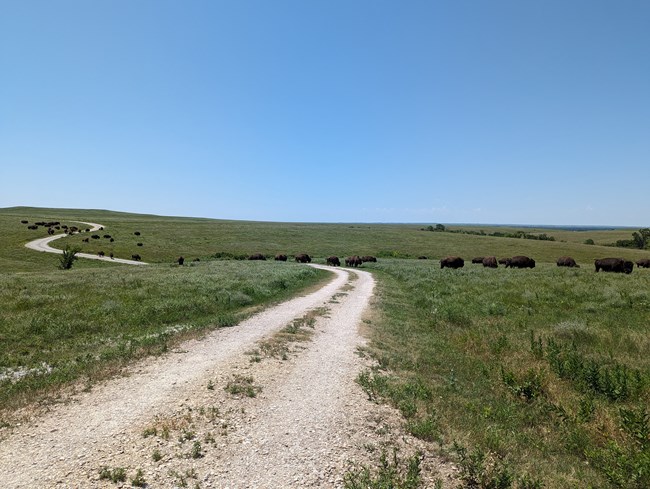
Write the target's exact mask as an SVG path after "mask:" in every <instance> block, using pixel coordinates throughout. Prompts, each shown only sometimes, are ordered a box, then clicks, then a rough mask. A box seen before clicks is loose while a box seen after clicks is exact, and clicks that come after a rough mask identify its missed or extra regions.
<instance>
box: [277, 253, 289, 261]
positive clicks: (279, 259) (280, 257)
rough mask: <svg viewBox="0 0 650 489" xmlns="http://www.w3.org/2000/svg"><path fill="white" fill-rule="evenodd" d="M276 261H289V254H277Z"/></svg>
mask: <svg viewBox="0 0 650 489" xmlns="http://www.w3.org/2000/svg"><path fill="white" fill-rule="evenodd" d="M275 261H287V255H282V254H277V255H275Z"/></svg>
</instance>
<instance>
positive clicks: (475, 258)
mask: <svg viewBox="0 0 650 489" xmlns="http://www.w3.org/2000/svg"><path fill="white" fill-rule="evenodd" d="M483 258H485V257H484V256H477V257H474V258H472V263H483Z"/></svg>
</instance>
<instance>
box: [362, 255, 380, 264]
mask: <svg viewBox="0 0 650 489" xmlns="http://www.w3.org/2000/svg"><path fill="white" fill-rule="evenodd" d="M361 261H362V262H363V263H366V262H372V263H377V258H375V257H374V256H369V255H366V256H362V257H361Z"/></svg>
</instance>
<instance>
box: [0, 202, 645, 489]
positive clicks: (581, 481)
mask: <svg viewBox="0 0 650 489" xmlns="http://www.w3.org/2000/svg"><path fill="white" fill-rule="evenodd" d="M21 220H28V221H30V223H31V222H34V221H40V220H46V221H48V220H58V221H61V222H62V223H66V224H68V225H77V224H75V223H78V222H79V221H86V222H96V223H101V224H103V225H104V226H105V229H104V230H103V231H101V232H99V233H97V234H99V235H100V237H99V238H98V239H90V240H89V242H88V243H85V242H83V241H82V239H84V238H87V237H88V234H87V233H81V234H79V235H74V236H69V237H66V238H63V239H61V240H58V241H55V242H54V243H53V246H55V247H59V248H64V247H65V246H66V245H70V246H73V247H77V248H79V249H81V250H82V251H84V252H90V253H96V252H99V251H104V252H105V253H106V254H109V253H114V255H115V256H116V257H120V258H130V256H131V255H132V254H134V253H138V254H140V255H141V256H142V259H143V260H144V261H146V262H148V263H150V264H151V265H150V266H147V267H138V268H135V267H128V266H123V265H117V264H110V263H103V262H95V261H91V260H77V261H76V262H75V265H74V267H73V268H72V270H66V271H64V270H59V269H58V268H57V264H58V257H57V256H55V255H51V254H46V253H37V252H34V251H31V250H28V249H26V248H24V244H25V243H26V242H28V241H30V240H32V239H36V238H39V237H44V236H46V235H47V234H46V230H45V229H43V228H39V229H37V230H28V229H27V228H26V226H25V225H23V224H21V223H20V221H21ZM433 224H435V223H433ZM428 225H429V224H421V225H420V224H310V223H268V222H237V221H222V220H213V219H198V218H180V217H178V218H175V217H160V216H147V215H137V214H125V213H117V212H109V211H93V210H83V211H82V210H65V209H37V208H10V209H1V210H0V311H2V312H0V340H1V341H0V374H2V373H3V372H4V377H3V378H2V380H0V407H1V408H2V409H4V410H5V412H7V411H8V410H11V409H13V408H15V407H16V406H19V405H24V404H25V403H29V402H35V400H37V399H40V398H42V397H44V396H46V395H48V393H51V391H52V390H53V389H56V388H58V387H60V386H64V385H67V384H69V383H71V382H79V381H87V382H89V383H92V382H93V381H94V380H95V379H99V378H103V377H105V376H109V375H111V374H112V373H114V372H115V371H116V370H118V369H119V368H120V367H121V366H123V365H125V364H126V363H128V362H129V361H131V360H133V359H134V358H139V357H141V356H143V355H149V354H157V353H160V352H162V351H165V350H166V349H167V348H169V347H170V346H173V345H174V344H175V342H178V340H179V339H182V338H185V337H188V335H189V336H191V335H192V334H194V335H197V334H198V335H200V334H201V333H202V332H203V331H207V330H209V329H211V328H217V327H224V326H232V325H234V324H236V323H237V322H238V320H239V319H240V318H242V317H243V316H244V315H246V314H249V313H251V312H252V311H254V310H257V308H259V307H263V306H264V305H267V304H270V303H272V302H276V301H279V300H282V299H284V298H288V297H291V296H292V295H295V294H297V293H300V291H304V290H305V289H308V288H309V287H313V286H315V285H317V284H318V283H320V282H322V281H324V280H326V279H327V278H328V276H329V274H328V273H327V272H323V271H319V270H315V269H312V268H310V267H305V266H304V265H299V264H296V263H280V262H274V261H273V260H272V259H271V260H270V261H267V262H250V261H247V260H244V261H242V260H243V259H245V258H246V257H247V256H248V255H250V254H252V253H263V254H265V255H267V256H268V257H272V256H273V255H275V254H276V253H285V254H287V255H289V256H290V261H291V256H292V255H293V254H297V253H309V254H310V255H312V257H314V261H315V262H317V263H324V261H325V257H327V256H329V255H337V256H339V257H345V256H348V255H352V254H358V255H375V256H377V257H378V258H379V261H378V263H365V264H364V265H363V268H364V269H365V270H367V271H370V272H372V273H373V275H374V276H375V278H376V280H377V283H378V287H377V292H376V295H377V299H378V300H377V301H376V305H375V308H374V310H373V311H372V314H371V316H370V317H371V319H369V320H368V325H367V326H368V327H367V328H366V330H367V334H368V336H369V338H370V340H371V341H370V345H369V347H368V349H367V352H366V353H367V354H368V355H370V356H371V357H372V358H374V359H375V361H376V367H375V368H373V369H370V370H368V371H366V372H363V373H362V374H361V375H360V376H359V383H360V385H361V386H362V387H363V388H364V389H365V390H366V392H367V393H368V396H369V397H370V398H371V399H373V400H376V401H377V402H390V403H392V404H394V405H395V406H396V407H397V408H398V409H399V410H400V411H401V413H402V414H403V416H404V420H405V424H406V426H407V428H408V430H409V431H410V432H411V433H412V434H414V435H415V436H418V437H420V438H423V439H425V440H429V441H431V442H432V443H433V444H434V445H435V446H437V447H439V449H440V450H441V451H442V452H443V453H444V454H446V456H448V457H450V458H451V459H453V460H455V461H456V462H457V463H458V464H459V466H460V467H461V475H462V477H463V481H464V484H465V486H466V487H485V488H488V487H490V488H508V487H512V488H533V487H548V488H564V487H576V488H581V487H626V488H628V487H629V488H641V487H650V414H649V413H648V410H647V406H648V402H649V401H650V359H649V357H648V351H649V347H650V270H644V269H638V268H636V267H635V269H634V271H633V273H632V274H630V275H622V274H611V273H598V274H596V273H594V269H593V260H594V259H595V258H602V257H607V256H620V257H624V258H628V259H631V260H637V259H639V258H642V257H648V256H650V253H649V252H648V251H641V250H631V249H621V248H613V247H609V246H605V245H607V244H609V243H613V242H615V241H616V240H619V239H628V238H629V237H630V234H631V232H632V231H633V230H631V229H611V230H603V229H597V230H584V231H570V230H563V229H547V228H540V229H533V228H526V229H523V230H524V231H525V232H526V233H532V234H542V233H545V234H547V235H549V236H553V237H554V238H555V240H554V241H545V240H531V239H516V238H504V237H493V236H482V235H477V234H462V233H450V232H431V231H427V230H426V228H427V226H428ZM81 227H83V226H81ZM460 228H462V229H465V230H468V231H479V230H483V231H485V232H486V233H492V232H494V231H496V230H497V229H498V230H499V231H503V232H516V231H519V230H521V229H519V228H515V227H511V228H504V227H498V228H496V227H492V228H491V227H489V226H467V227H463V226H461V227H460ZM449 229H451V230H457V229H459V227H458V226H451V227H450V228H449ZM136 232H137V233H139V234H138V235H136V234H135V233H136ZM104 234H108V235H110V236H111V237H112V238H113V239H114V241H113V242H110V241H109V240H108V239H107V238H104V237H103V235H104ZM588 239H592V240H593V241H594V243H595V244H594V245H587V244H584V243H585V241H586V240H588ZM138 243H141V246H138ZM447 255H459V256H462V257H464V258H465V266H464V268H462V269H458V270H449V269H444V270H441V269H440V266H439V262H438V260H439V259H440V258H441V257H443V256H447ZM491 255H494V256H497V257H498V258H500V257H506V256H513V255H528V256H531V257H532V258H534V259H535V260H536V262H537V266H536V268H534V269H525V270H518V269H505V268H503V267H499V268H497V269H486V268H483V267H482V266H481V265H472V264H471V263H470V260H471V258H472V257H474V256H491ZM562 255H570V256H572V257H573V258H575V259H576V261H577V262H578V263H579V264H580V265H581V268H577V269H568V268H558V267H556V266H555V260H556V259H557V258H558V257H559V256H562ZM178 256H184V257H185V260H186V262H185V263H186V265H185V266H183V267H180V266H178V265H176V264H175V263H174V262H175V260H176V258H178ZM419 256H426V257H427V258H429V259H428V260H418V259H416V258H417V257H419ZM196 258H198V259H199V260H200V261H196V262H194V261H192V260H194V259H196ZM0 423H2V419H1V418H0Z"/></svg>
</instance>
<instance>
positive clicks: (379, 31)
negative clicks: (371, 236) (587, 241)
mask: <svg viewBox="0 0 650 489" xmlns="http://www.w3.org/2000/svg"><path fill="white" fill-rule="evenodd" d="M649 196H650V2H649V1H647V0H609V1H603V0H544V1H537V0H489V1H488V0H444V1H443V0H425V1H416V0H412V1H411V0H404V1H402V0H399V1H398V0H393V1H385V0H367V1H365V0H364V1H362V0H307V1H305V0H291V1H287V0H229V1H226V0H205V1H198V0H183V1H176V0H174V1H165V0H151V1H150V0H110V1H101V0H97V1H88V0H78V1H72V0H57V1H51V0H41V1H36V0H0V207H8V206H14V205H29V206H45V207H70V208H98V209H110V210H118V211H131V212H142V213H154V214H161V215H181V216H201V217H214V218H226V219H250V220H267V221H315V222H318V221H325V222H344V221H355V222H418V223H438V222H440V223H454V222H465V223H516V224H583V225H594V224H596V225H598V224H600V225H630V226H644V227H645V226H648V225H649V224H650V223H649V222H648V221H650V213H649V212H648V211H649V210H650V199H649Z"/></svg>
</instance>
